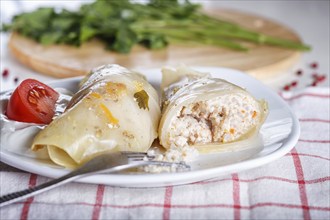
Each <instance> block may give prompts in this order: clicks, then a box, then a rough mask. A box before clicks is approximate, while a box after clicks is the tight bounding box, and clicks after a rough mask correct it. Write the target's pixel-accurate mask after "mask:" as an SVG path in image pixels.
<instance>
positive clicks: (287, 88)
mask: <svg viewBox="0 0 330 220" xmlns="http://www.w3.org/2000/svg"><path fill="white" fill-rule="evenodd" d="M290 88H291V87H290V85H285V86H284V87H283V90H285V91H289V90H290Z"/></svg>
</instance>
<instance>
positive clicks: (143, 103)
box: [32, 65, 160, 168]
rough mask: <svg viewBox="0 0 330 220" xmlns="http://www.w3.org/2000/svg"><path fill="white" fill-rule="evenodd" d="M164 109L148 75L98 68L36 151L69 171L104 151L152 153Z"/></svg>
mask: <svg viewBox="0 0 330 220" xmlns="http://www.w3.org/2000/svg"><path fill="white" fill-rule="evenodd" d="M159 104H160V103H159V98H158V94H157V92H156V90H155V89H154V88H153V87H152V86H151V85H150V84H149V83H148V82H147V81H146V79H145V78H144V76H143V75H141V74H139V73H135V72H133V71H130V70H128V69H126V68H124V67H121V66H118V65H105V66H101V67H98V68H95V69H94V70H92V71H91V73H90V74H89V75H88V76H86V77H85V78H84V79H83V80H82V82H81V84H80V89H79V90H78V92H77V93H76V94H75V95H74V96H73V97H72V99H71V101H70V103H69V104H68V106H67V108H66V110H65V112H64V113H63V114H62V115H60V116H58V117H56V118H55V119H54V120H53V121H52V122H51V123H50V124H49V125H48V126H46V127H45V128H44V129H43V130H41V131H40V132H39V133H38V134H37V135H36V137H35V138H34V140H33V143H32V150H38V149H41V148H47V151H48V154H49V157H50V159H51V160H52V161H53V162H54V163H56V164H58V165H61V166H64V167H69V168H73V167H77V166H79V165H81V164H82V163H84V162H86V161H88V160H90V159H91V158H93V157H95V156H97V155H99V154H102V153H104V152H112V151H113V152H115V151H138V152H146V151H147V150H148V149H149V147H150V146H151V144H152V143H153V141H154V139H155V138H157V127H158V123H159V118H160V105H159Z"/></svg>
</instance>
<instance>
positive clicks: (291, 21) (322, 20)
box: [0, 0, 330, 91]
mask: <svg viewBox="0 0 330 220" xmlns="http://www.w3.org/2000/svg"><path fill="white" fill-rule="evenodd" d="M88 1H90V0H85V1H80V0H76V1H69V0H67V1H64V0H58V1H43V0H39V1H31V0H30V1H18V0H16V1H15V0H1V1H0V2H1V23H2V22H8V21H9V20H10V18H11V16H12V15H13V14H15V13H18V12H19V11H21V10H24V11H29V10H33V9H35V8H37V7H40V6H49V5H51V6H58V7H62V6H65V7H66V8H69V9H74V8H76V7H78V6H79V4H80V3H81V2H88ZM197 2H199V3H202V4H204V5H205V7H222V8H229V9H236V10H240V11H244V12H248V13H253V14H256V15H260V16H263V17H266V18H270V19H273V20H274V21H277V22H278V23H281V24H284V25H286V26H287V27H289V28H291V29H292V30H294V31H295V32H296V33H297V34H298V35H299V36H300V37H301V39H302V40H303V41H304V42H305V43H307V44H309V45H311V46H312V48H313V49H312V51H311V52H307V53H304V55H303V56H302V58H301V60H300V61H299V62H298V63H297V64H296V65H295V66H293V67H292V69H290V70H288V71H289V72H290V73H289V74H284V76H285V77H279V78H276V79H273V80H271V81H266V82H265V83H266V84H268V85H269V86H271V87H272V88H274V89H276V90H279V89H280V88H281V87H282V86H283V85H284V84H285V83H289V82H291V81H292V80H295V79H296V78H297V79H298V77H296V76H295V74H294V73H295V71H296V70H298V69H302V70H303V71H304V75H303V76H302V77H299V86H298V87H297V89H299V88H301V87H305V86H306V85H308V84H310V83H311V82H312V79H311V77H310V75H311V73H312V72H313V70H311V69H310V68H309V67H308V65H309V64H310V63H312V62H314V61H315V62H317V63H318V65H319V67H318V69H317V72H318V73H319V74H325V75H327V78H326V81H325V82H323V83H322V84H320V85H319V86H329V72H330V71H329V60H330V59H329V48H330V47H329V41H330V40H329V39H330V37H329V20H330V17H329V1H328V0H325V1H293V0H292V1H290V0H288V1H261V0H257V1H222V0H221V1H216V0H213V1H197ZM0 40H1V56H0V59H1V66H0V67H1V73H2V72H3V70H4V69H7V68H8V69H9V70H10V76H9V77H8V78H6V79H4V78H3V77H2V76H1V84H0V85H1V87H0V90H1V91H4V90H7V89H10V88H14V87H15V86H16V84H15V83H14V80H13V79H14V78H15V77H18V79H19V81H21V80H23V79H26V78H35V79H38V80H41V81H44V82H45V81H52V80H55V78H52V77H48V76H44V75H41V74H38V73H35V72H34V71H33V70H30V69H28V68H26V67H24V66H23V65H21V64H20V63H18V62H17V61H16V60H15V59H14V58H13V57H12V56H11V55H10V53H9V52H8V50H7V47H6V41H7V35H6V34H1V38H0Z"/></svg>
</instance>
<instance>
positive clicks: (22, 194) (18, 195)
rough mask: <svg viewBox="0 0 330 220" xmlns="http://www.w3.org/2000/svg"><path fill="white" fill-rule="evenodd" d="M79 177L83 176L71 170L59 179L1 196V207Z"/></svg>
mask: <svg viewBox="0 0 330 220" xmlns="http://www.w3.org/2000/svg"><path fill="white" fill-rule="evenodd" d="M79 177H81V176H79V175H76V172H71V173H68V174H67V175H64V176H62V177H60V178H58V179H53V180H51V181H48V182H46V183H43V184H40V185H38V186H35V187H32V188H29V189H25V190H22V191H18V192H14V193H10V194H7V195H4V196H1V198H0V207H3V206H6V205H9V204H11V203H14V202H18V201H21V200H23V199H26V198H29V197H31V196H35V195H37V194H40V193H42V192H44V191H47V190H50V189H53V188H55V187H58V186H61V185H63V184H66V183H68V182H71V181H73V180H74V179H77V178H79Z"/></svg>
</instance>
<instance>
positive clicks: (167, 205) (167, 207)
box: [163, 186, 173, 220]
mask: <svg viewBox="0 0 330 220" xmlns="http://www.w3.org/2000/svg"><path fill="white" fill-rule="evenodd" d="M172 195H173V187H172V186H168V187H166V189H165V199H164V210H163V219H164V220H168V219H170V211H171V202H172Z"/></svg>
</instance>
